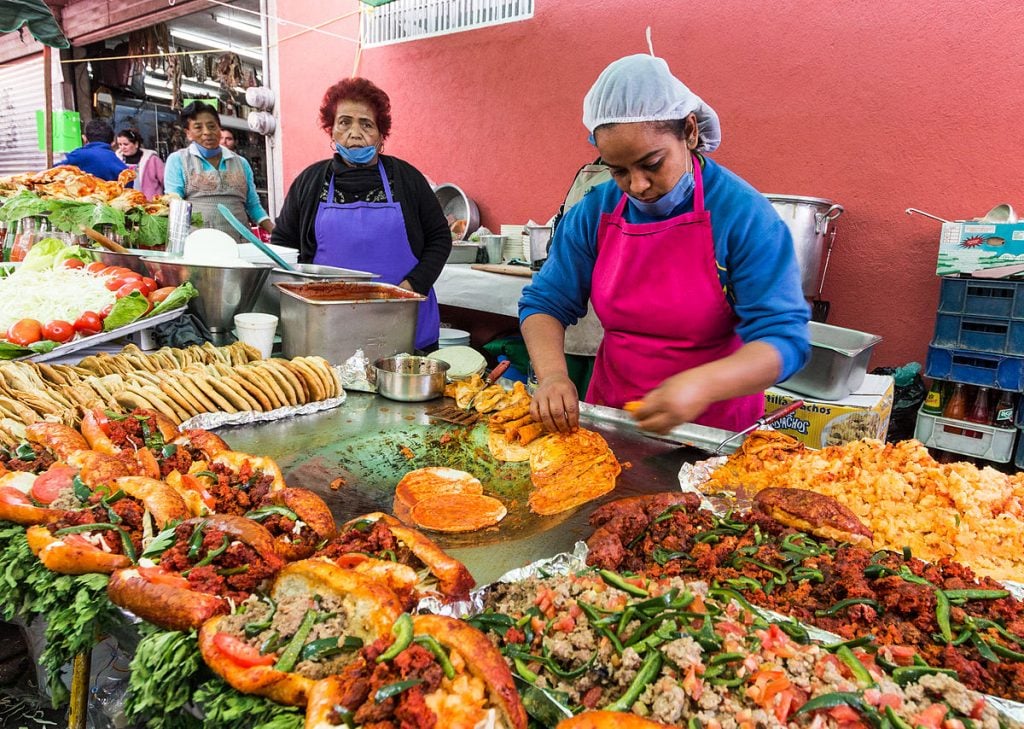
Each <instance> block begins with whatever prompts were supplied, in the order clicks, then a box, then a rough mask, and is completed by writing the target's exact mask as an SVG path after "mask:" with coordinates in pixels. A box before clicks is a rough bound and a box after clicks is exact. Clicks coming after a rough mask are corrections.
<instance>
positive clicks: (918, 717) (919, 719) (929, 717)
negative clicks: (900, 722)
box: [910, 704, 946, 729]
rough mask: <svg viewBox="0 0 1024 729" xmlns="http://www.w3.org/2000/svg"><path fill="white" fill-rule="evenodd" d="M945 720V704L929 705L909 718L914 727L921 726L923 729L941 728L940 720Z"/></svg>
mask: <svg viewBox="0 0 1024 729" xmlns="http://www.w3.org/2000/svg"><path fill="white" fill-rule="evenodd" d="M945 718H946V705H945V704H931V705H930V706H928V707H926V708H924V709H922V710H921V711H919V712H918V713H917V714H915V715H914V716H912V717H911V718H910V723H911V724H913V725H914V726H918V725H920V726H923V727H925V729H938V728H939V727H940V726H942V720H943V719H945Z"/></svg>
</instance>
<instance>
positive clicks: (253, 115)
mask: <svg viewBox="0 0 1024 729" xmlns="http://www.w3.org/2000/svg"><path fill="white" fill-rule="evenodd" d="M248 121H249V128H250V129H251V130H253V131H254V132H256V133H257V134H262V135H264V136H268V135H270V134H273V133H274V132H275V131H276V130H277V120H276V119H275V118H274V115H273V114H268V113H267V112H265V111H251V112H249V117H248Z"/></svg>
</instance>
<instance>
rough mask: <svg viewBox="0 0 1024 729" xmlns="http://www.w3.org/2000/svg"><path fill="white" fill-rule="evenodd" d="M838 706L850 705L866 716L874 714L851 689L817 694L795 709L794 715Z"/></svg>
mask: <svg viewBox="0 0 1024 729" xmlns="http://www.w3.org/2000/svg"><path fill="white" fill-rule="evenodd" d="M837 706H849V707H850V708H851V709H855V710H857V711H859V712H860V713H861V714H864V715H865V716H871V715H872V714H874V712H873V711H871V709H870V707H869V706H868V705H867V704H865V703H864V701H863V699H861V697H860V694H855V693H851V692H849V691H834V692H833V693H830V694H822V695H821V696H816V697H815V698H813V699H811V700H810V701H808V702H807V703H806V704H804V705H803V706H801V707H800V708H799V709H797V710H796V711H794V712H793V716H797V715H798V714H808V713H810V712H812V711H820V710H822V709H834V708H835V707H837Z"/></svg>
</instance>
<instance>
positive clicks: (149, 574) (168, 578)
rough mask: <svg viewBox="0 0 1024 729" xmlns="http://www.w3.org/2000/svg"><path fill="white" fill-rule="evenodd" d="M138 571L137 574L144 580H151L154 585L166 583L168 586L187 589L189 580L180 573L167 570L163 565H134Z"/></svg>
mask: <svg viewBox="0 0 1024 729" xmlns="http://www.w3.org/2000/svg"><path fill="white" fill-rule="evenodd" d="M136 569H137V570H138V571H139V575H141V576H142V579H144V580H145V581H146V582H151V583H153V584H154V585H167V586H168V587H178V588H181V589H182V590H187V589H189V582H188V580H186V579H185V578H184V577H182V576H181V575H179V574H177V573H175V572H168V571H167V570H165V569H164V568H163V567H159V566H156V567H142V566H140V567H136Z"/></svg>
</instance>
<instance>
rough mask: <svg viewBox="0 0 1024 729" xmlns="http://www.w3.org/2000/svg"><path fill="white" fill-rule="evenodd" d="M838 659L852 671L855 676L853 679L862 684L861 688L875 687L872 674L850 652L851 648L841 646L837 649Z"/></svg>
mask: <svg viewBox="0 0 1024 729" xmlns="http://www.w3.org/2000/svg"><path fill="white" fill-rule="evenodd" d="M836 657H837V658H838V659H839V660H841V661H842V662H843V663H845V664H846V667H847V668H849V669H850V673H852V674H853V678H854V679H855V680H856V681H857V683H859V684H860V687H861V688H869V687H871V686H874V685H875V679H874V678H872V676H871V673H870V672H869V671H868V669H867V668H866V667H865V666H864V664H863V663H861V662H860V659H859V658H857V656H856V655H855V654H854V652H853V651H852V650H850V647H849V646H845V645H841V646H839V648H837V649H836Z"/></svg>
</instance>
